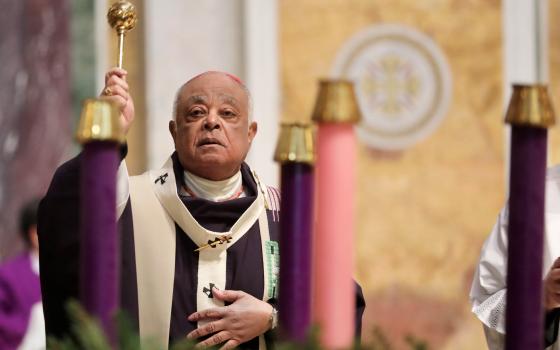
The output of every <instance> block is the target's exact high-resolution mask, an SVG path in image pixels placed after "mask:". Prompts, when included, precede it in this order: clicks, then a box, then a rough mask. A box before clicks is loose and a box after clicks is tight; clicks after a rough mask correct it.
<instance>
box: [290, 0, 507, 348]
mask: <svg viewBox="0 0 560 350" xmlns="http://www.w3.org/2000/svg"><path fill="white" fill-rule="evenodd" d="M500 6H501V5H500V1H488V0H471V1H463V0H437V1H436V0H434V1H417V0H379V1H366V0H344V1H342V0H339V1H329V2H328V4H327V2H324V1H321V0H298V1H296V0H284V1H282V2H280V20H279V23H280V52H281V58H280V61H281V79H282V83H283V88H282V93H283V105H282V111H283V119H284V120H307V119H308V118H309V117H310V112H311V109H312V107H313V103H314V99H315V94H316V87H317V79H319V78H321V77H325V76H326V75H327V74H328V73H329V72H330V70H331V66H332V63H333V60H334V58H335V56H336V54H337V51H338V50H339V49H340V48H341V46H342V45H343V44H344V42H345V41H346V40H347V39H349V38H350V37H351V36H352V35H353V34H355V33H356V32H358V31H360V30H362V29H364V28H365V27H367V26H370V25H374V24H380V23H399V24H404V25H408V26H412V27H415V28H417V29H418V30H420V31H422V32H424V33H426V34H427V35H429V36H430V37H431V38H432V39H433V40H434V41H436V42H437V43H438V45H439V46H440V47H441V48H442V50H443V51H444V53H445V55H446V56H447V59H448V61H449V64H450V66H451V70H452V76H453V91H454V93H453V100H452V104H451V107H450V110H449V112H448V114H447V116H446V118H445V119H444V121H443V123H442V124H441V126H440V127H439V128H438V129H437V130H436V132H435V133H433V134H432V135H431V136H430V137H429V138H428V139H426V140H424V141H422V142H420V143H418V144H416V145H414V146H412V147H411V148H409V149H407V150H405V151H402V152H392V153H388V152H380V151H375V150H372V149H368V148H367V147H366V146H365V145H364V144H360V147H359V158H358V159H359V163H358V173H359V175H358V188H359V191H358V213H357V218H358V225H357V232H356V235H357V237H358V240H357V243H358V244H357V269H356V275H357V278H358V280H359V281H360V283H361V284H362V286H363V287H364V291H365V294H366V296H367V303H368V308H367V315H366V317H365V320H366V323H365V325H364V337H365V338H366V339H369V340H371V339H372V337H371V334H372V327H373V326H374V325H375V326H379V327H381V328H382V330H383V332H384V333H385V334H386V335H387V336H388V337H389V338H390V339H391V341H392V342H393V343H394V345H395V346H397V347H396V348H406V347H404V342H403V341H402V340H401V339H403V338H404V337H405V335H407V334H412V335H414V336H415V337H417V338H420V339H423V340H426V341H427V342H428V343H429V344H430V349H455V350H456V349H482V348H483V347H482V345H481V344H482V342H483V340H482V339H483V336H482V330H481V327H480V325H479V323H478V322H477V321H476V320H475V318H474V317H473V316H472V315H471V314H470V312H469V309H470V306H469V304H468V290H469V287H470V281H471V278H472V272H473V266H474V264H475V262H476V260H477V258H478V254H479V250H480V246H481V244H482V241H483V240H484V239H485V237H486V235H487V234H488V232H489V230H490V229H491V227H492V224H493V221H494V219H495V217H496V215H497V213H498V211H499V209H500V207H501V205H502V203H503V200H504V190H503V188H504V183H503V176H504V171H503V166H504V156H503V155H504V150H503V145H504V140H503V135H504V132H503V127H502V100H503V98H502V84H503V83H502V69H503V68H502V43H501V41H502V36H501V32H502V27H501V7H500ZM399 344H400V345H399Z"/></svg>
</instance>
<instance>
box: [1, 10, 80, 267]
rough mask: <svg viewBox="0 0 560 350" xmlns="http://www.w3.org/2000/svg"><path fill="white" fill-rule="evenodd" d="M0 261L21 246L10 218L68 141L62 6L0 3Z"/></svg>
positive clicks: (45, 178) (44, 182)
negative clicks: (0, 85)
mask: <svg viewBox="0 0 560 350" xmlns="http://www.w3.org/2000/svg"><path fill="white" fill-rule="evenodd" d="M0 8H1V9H2V10H1V11H0V62H2V64H1V65H0V81H1V82H2V88H1V89H0V258H4V257H6V256H9V255H12V254H13V253H15V252H16V251H17V250H19V249H20V248H21V247H22V244H21V242H20V241H19V238H18V225H17V222H18V220H17V219H18V213H19V209H20V207H21V206H22V204H24V203H25V202H26V201H27V200H29V199H30V198H32V197H35V196H42V195H43V194H44V192H45V191H46V189H47V186H48V184H49V181H50V179H51V177H52V174H53V172H54V170H55V168H56V167H57V165H58V164H59V163H60V161H61V158H62V156H63V155H64V153H65V151H66V149H67V147H68V145H69V143H70V140H71V137H72V130H71V118H70V74H69V70H70V62H69V60H70V56H69V8H70V2H69V0H51V1H43V0H20V1H13V0H0Z"/></svg>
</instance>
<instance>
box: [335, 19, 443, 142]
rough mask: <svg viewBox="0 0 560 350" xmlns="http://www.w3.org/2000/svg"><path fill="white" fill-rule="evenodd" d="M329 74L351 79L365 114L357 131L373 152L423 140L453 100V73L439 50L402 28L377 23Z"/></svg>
mask: <svg viewBox="0 0 560 350" xmlns="http://www.w3.org/2000/svg"><path fill="white" fill-rule="evenodd" d="M332 73H333V75H334V77H335V78H346V79H350V80H353V81H354V83H355V89H356V95H357V98H358V103H359V105H360V108H361V110H362V114H363V120H362V122H361V123H360V125H359V127H358V129H357V133H358V136H359V137H360V138H361V139H362V140H363V141H364V142H366V143H367V144H368V145H370V146H371V147H373V148H376V149H384V150H401V149H405V148H407V147H410V146H411V145H413V144H415V143H416V142H418V141H420V140H422V139H424V138H425V137H427V136H428V135H429V134H430V133H432V132H433V131H434V130H435V129H436V127H437V126H438V125H439V123H440V122H441V120H442V119H443V117H444V116H445V113H446V112H447V109H448V107H449V103H450V100H451V90H452V86H451V73H450V69H449V66H448V64H447V61H446V59H445V57H444V55H443V52H442V51H441V49H440V48H439V47H438V46H437V45H436V43H435V42H434V41H433V40H432V39H431V38H429V37H428V36H426V35H425V34H423V33H420V32H419V31H417V30H415V29H413V28H409V27H405V26H401V25H376V26H373V27H370V28H368V29H366V30H364V31H362V32H359V33H358V34H356V35H355V36H353V37H352V38H350V40H349V41H348V42H347V43H346V44H345V45H344V47H343V48H342V49H341V50H340V52H339V54H338V55H337V57H336V60H335V63H334V66H333V70H332Z"/></svg>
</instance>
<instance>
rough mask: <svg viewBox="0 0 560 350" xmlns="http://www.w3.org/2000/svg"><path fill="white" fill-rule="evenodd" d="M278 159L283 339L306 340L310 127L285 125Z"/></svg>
mask: <svg viewBox="0 0 560 350" xmlns="http://www.w3.org/2000/svg"><path fill="white" fill-rule="evenodd" d="M275 160H276V161H278V162H280V164H281V181H282V183H281V192H282V204H281V208H280V290H279V297H278V298H279V300H278V307H279V310H278V318H279V328H280V337H281V338H282V339H283V340H287V341H294V342H303V341H305V340H306V339H307V335H308V331H309V326H310V324H311V283H312V278H311V261H312V247H311V240H312V238H311V237H312V218H313V176H314V175H313V163H314V161H315V155H314V145H313V133H312V130H311V126H309V125H306V124H304V125H302V124H297V123H294V124H284V125H282V127H281V130H280V137H279V140H278V145H277V147H276V154H275Z"/></svg>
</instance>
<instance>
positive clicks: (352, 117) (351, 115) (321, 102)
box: [312, 79, 361, 123]
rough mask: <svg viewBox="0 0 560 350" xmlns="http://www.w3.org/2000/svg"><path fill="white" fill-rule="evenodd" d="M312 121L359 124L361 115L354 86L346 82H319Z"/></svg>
mask: <svg viewBox="0 0 560 350" xmlns="http://www.w3.org/2000/svg"><path fill="white" fill-rule="evenodd" d="M312 120H313V121H315V122H318V123H357V122H359V121H360V120H361V113H360V108H359V106H358V101H357V100H356V95H355V93H354V84H353V83H352V82H351V81H348V80H332V79H325V80H321V81H320V82H319V92H318V94H317V101H316V102H315V109H314V111H313V116H312Z"/></svg>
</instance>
